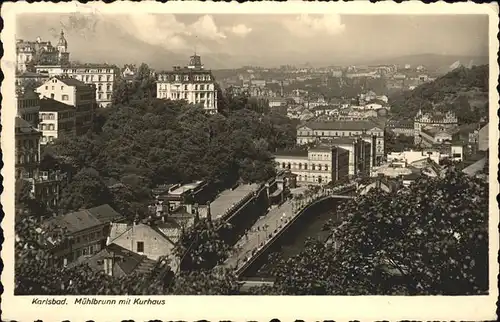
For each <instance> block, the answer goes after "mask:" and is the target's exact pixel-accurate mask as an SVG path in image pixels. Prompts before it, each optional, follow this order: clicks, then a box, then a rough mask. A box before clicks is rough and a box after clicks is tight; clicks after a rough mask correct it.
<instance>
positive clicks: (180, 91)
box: [156, 54, 217, 114]
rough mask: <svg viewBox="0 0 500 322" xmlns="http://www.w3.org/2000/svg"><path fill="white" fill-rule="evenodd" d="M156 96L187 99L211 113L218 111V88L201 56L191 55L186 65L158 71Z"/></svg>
mask: <svg viewBox="0 0 500 322" xmlns="http://www.w3.org/2000/svg"><path fill="white" fill-rule="evenodd" d="M156 97H157V98H161V99H171V100H186V101H187V102H188V103H191V104H200V105H202V106H203V108H204V109H205V110H206V111H208V112H209V113H212V114H213V113H217V88H216V83H215V78H214V76H213V74H212V72H211V71H210V70H205V69H204V67H203V65H202V64H201V57H200V56H198V55H196V54H195V55H193V56H191V60H190V62H189V65H188V66H186V67H182V68H181V67H180V66H174V68H173V70H172V71H168V72H160V73H158V78H157V84H156Z"/></svg>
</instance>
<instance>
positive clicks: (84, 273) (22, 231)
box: [14, 215, 238, 295]
mask: <svg viewBox="0 0 500 322" xmlns="http://www.w3.org/2000/svg"><path fill="white" fill-rule="evenodd" d="M39 226H40V220H39V219H37V218H35V217H32V216H29V215H28V216H23V217H22V218H21V219H20V220H18V221H16V226H15V231H16V241H15V248H16V252H15V255H16V259H15V289H14V294H16V295H168V294H173V295H187V294H210V295H230V294H234V293H235V292H236V291H237V289H238V284H237V282H236V278H235V276H234V274H232V272H229V271H226V270H224V269H216V270H212V271H204V270H202V271H193V272H181V273H180V274H178V275H177V276H174V274H173V273H172V272H171V271H170V270H169V267H168V266H164V265H156V266H155V268H154V269H153V270H152V271H150V272H148V273H137V272H136V273H132V274H131V275H128V276H124V277H120V278H117V277H112V276H109V275H106V274H104V272H103V271H96V270H94V269H91V268H90V267H89V266H88V265H86V264H83V265H77V266H72V267H65V268H62V267H60V266H57V265H56V264H55V263H56V262H57V261H56V259H55V258H54V256H53V255H52V254H51V252H50V249H49V248H47V247H46V246H44V244H43V243H40V241H43V240H44V238H45V237H46V236H45V235H42V234H41V233H40V231H39V230H37V229H36V228H38V227H39ZM52 235H53V236H52V237H54V239H55V240H61V241H63V240H64V235H62V234H61V232H59V234H58V232H57V231H54V232H53V234H52ZM158 264H159V263H158Z"/></svg>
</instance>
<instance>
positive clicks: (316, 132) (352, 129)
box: [297, 121, 385, 164]
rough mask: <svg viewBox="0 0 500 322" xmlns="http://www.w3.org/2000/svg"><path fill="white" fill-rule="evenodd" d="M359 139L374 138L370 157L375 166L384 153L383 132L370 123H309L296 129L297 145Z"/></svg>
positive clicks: (370, 139)
mask: <svg viewBox="0 0 500 322" xmlns="http://www.w3.org/2000/svg"><path fill="white" fill-rule="evenodd" d="M361 137H364V138H369V141H370V142H371V141H372V138H374V137H375V145H374V146H373V147H372V148H373V149H374V153H373V154H372V156H373V157H374V160H375V163H376V164H378V163H380V162H381V160H382V158H383V157H384V152H385V150H384V149H385V147H384V130H383V129H382V128H381V127H379V126H378V125H376V124H374V123H373V122H371V121H331V122H309V123H306V124H303V125H300V126H299V127H298V128H297V144H308V143H312V142H317V141H324V140H325V139H326V140H332V139H338V138H361Z"/></svg>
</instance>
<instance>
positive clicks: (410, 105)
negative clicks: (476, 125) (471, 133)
mask: <svg viewBox="0 0 500 322" xmlns="http://www.w3.org/2000/svg"><path fill="white" fill-rule="evenodd" d="M488 68H489V67H488V65H483V66H474V67H472V68H471V69H467V68H465V67H459V68H457V69H455V70H453V71H451V72H449V73H448V74H446V75H444V76H442V77H439V78H437V79H436V80H434V81H432V82H430V83H425V84H422V85H420V86H418V87H417V88H415V89H414V90H412V91H406V92H402V93H397V94H396V95H394V96H392V97H390V103H391V106H392V107H391V112H393V113H395V114H398V115H401V116H406V117H408V116H411V117H413V116H415V115H416V114H417V112H418V110H419V109H422V111H423V112H428V111H431V110H434V109H438V110H441V111H442V112H447V111H453V112H455V113H456V115H457V117H458V119H459V122H461V123H464V124H466V123H473V122H477V121H478V120H480V119H481V118H486V119H487V117H488V109H487V105H485V104H486V103H487V101H488V95H487V93H488V86H489V85H488V81H489V70H488ZM474 100H479V101H482V103H481V104H480V105H479V106H477V107H474V108H472V107H471V104H470V103H469V102H470V101H474Z"/></svg>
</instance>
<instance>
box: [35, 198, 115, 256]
mask: <svg viewBox="0 0 500 322" xmlns="http://www.w3.org/2000/svg"><path fill="white" fill-rule="evenodd" d="M121 220H123V217H122V216H121V215H120V214H119V213H117V212H116V211H115V210H114V209H113V208H111V207H110V206H109V205H107V204H105V205H101V206H98V207H94V208H90V209H83V210H80V211H76V212H72V213H69V214H66V215H63V216H56V217H52V218H50V219H48V220H46V221H45V222H43V224H42V227H41V229H42V231H43V234H44V236H45V239H46V240H47V241H48V242H50V243H51V244H52V245H53V246H52V253H53V254H54V255H55V257H56V258H57V259H59V262H60V264H63V265H67V264H68V263H71V262H73V261H75V260H76V259H78V258H79V257H81V256H85V255H92V254H96V253H98V252H99V251H100V250H101V249H103V248H104V247H106V240H107V237H108V235H109V230H110V223H111V222H117V221H121ZM61 234H62V236H61ZM61 237H63V238H64V240H61V239H60V238H61Z"/></svg>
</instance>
